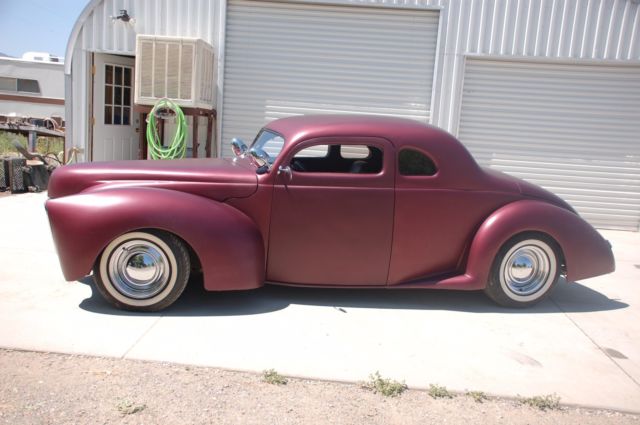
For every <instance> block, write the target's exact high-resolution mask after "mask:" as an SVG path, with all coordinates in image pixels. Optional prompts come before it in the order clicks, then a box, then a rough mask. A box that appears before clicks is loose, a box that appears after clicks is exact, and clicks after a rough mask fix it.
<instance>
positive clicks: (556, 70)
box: [459, 58, 640, 230]
mask: <svg viewBox="0 0 640 425" xmlns="http://www.w3.org/2000/svg"><path fill="white" fill-rule="evenodd" d="M461 109H462V113H461V117H460V134H459V137H460V138H461V139H463V140H465V144H466V146H467V148H469V150H470V151H471V153H472V154H473V156H474V157H475V158H476V160H477V161H478V162H480V163H481V164H482V165H486V166H490V167H491V168H495V169H498V170H501V171H504V172H507V173H509V174H511V175H514V176H517V177H520V178H523V179H526V180H528V181H531V182H533V183H536V184H538V185H541V186H543V187H545V188H547V189H549V190H551V191H552V192H554V193H556V194H557V195H559V196H560V197H561V198H562V199H564V200H566V201H567V202H569V203H570V204H571V205H572V206H573V207H574V208H575V209H576V210H577V211H578V212H579V213H580V215H581V216H582V217H583V218H585V219H586V220H588V221H589V222H590V223H591V224H593V225H595V226H598V227H602V228H614V229H624V230H638V224H639V223H640V136H639V135H640V66H611V65H599V64H591V65H584V64H566V63H547V62H537V63H533V62H530V61H528V62H522V61H505V60H486V59H477V58H473V59H472V58H470V59H468V60H467V63H466V65H465V81H464V94H463V97H462V107H461Z"/></svg>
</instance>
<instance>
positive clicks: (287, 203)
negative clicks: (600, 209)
mask: <svg viewBox="0 0 640 425" xmlns="http://www.w3.org/2000/svg"><path fill="white" fill-rule="evenodd" d="M233 149H234V153H235V154H236V158H235V159H184V160H169V161H121V162H96V163H86V164H78V165H72V166H65V167H61V168H60V169H58V170H56V171H55V173H54V174H53V176H52V179H51V181H50V183H49V196H50V199H49V200H48V201H47V204H46V208H47V212H48V215H49V219H50V222H51V229H52V232H53V237H54V240H55V243H56V246H57V250H58V253H59V256H60V262H61V264H62V270H63V272H64V275H65V277H66V279H67V280H77V279H79V278H81V277H83V276H85V275H87V274H88V273H89V272H90V271H91V270H92V269H93V276H94V278H95V281H96V285H97V288H98V289H99V291H100V293H101V294H102V295H103V296H104V298H105V299H106V300H107V301H109V302H110V303H112V304H113V305H115V306H116V307H119V308H123V309H129V310H140V311H155V310H160V309H163V308H165V307H167V306H169V305H171V304H172V303H173V302H174V301H175V300H176V299H177V298H178V297H179V296H180V294H181V293H182V291H183V290H184V288H185V286H186V285H187V281H188V280H189V275H190V273H191V272H193V271H194V270H198V271H200V270H201V272H202V273H203V277H204V286H205V288H206V289H207V290H210V291H228V290H244V289H253V288H258V287H260V286H262V285H263V284H264V283H273V284H281V285H301V286H302V285H304V286H326V287H362V288H378V287H387V288H399V289H400V288H402V289H416V288H436V289H462V290H482V289H483V290H484V291H485V292H486V293H487V294H488V295H489V297H491V298H492V299H493V300H495V301H496V302H498V303H499V304H502V305H505V306H514V307H521V306H528V305H531V304H534V303H536V302H538V301H540V300H541V299H542V298H543V297H545V296H546V295H547V294H549V292H550V290H551V289H552V288H553V286H554V284H555V283H556V282H557V281H558V278H559V276H560V275H561V274H564V275H566V278H567V280H568V281H574V280H578V279H585V278H588V277H592V276H597V275H601V274H604V273H609V272H612V271H613V270H614V268H615V265H614V259H613V255H612V252H611V247H610V245H609V243H608V242H607V241H606V240H605V239H603V238H602V236H600V234H599V233H598V232H597V231H596V230H594V229H593V227H591V226H590V225H589V224H588V223H587V222H585V221H584V220H583V219H581V218H580V217H579V216H578V214H577V213H576V212H575V211H574V210H573V209H572V208H571V207H570V206H569V205H568V204H567V203H566V202H564V201H563V200H562V199H560V198H558V197H557V196H555V195H553V194H551V193H550V192H548V191H546V190H544V189H541V188H540V187H538V186H535V185H533V184H530V183H527V182H525V181H522V180H519V179H516V178H514V177H510V176H508V175H505V174H502V173H499V172H496V171H492V170H489V169H483V168H481V167H479V166H478V165H477V164H476V162H475V161H474V160H473V158H472V157H471V155H470V154H469V152H468V151H467V150H466V149H465V148H464V147H463V146H462V144H461V143H460V142H459V141H458V140H456V139H455V138H454V137H452V136H451V135H450V134H448V133H446V132H444V131H442V130H439V129H437V128H434V127H431V126H428V125H425V124H421V123H418V122H415V121H410V120H404V119H397V118H382V117H363V116H301V117H293V118H284V119H280V120H276V121H273V122H271V123H270V124H268V125H267V126H266V127H265V128H263V129H262V130H260V132H259V133H258V135H257V137H256V138H255V140H254V142H253V144H252V146H251V149H249V148H248V147H247V146H246V145H245V144H244V143H243V142H242V141H239V140H236V139H234V141H233Z"/></svg>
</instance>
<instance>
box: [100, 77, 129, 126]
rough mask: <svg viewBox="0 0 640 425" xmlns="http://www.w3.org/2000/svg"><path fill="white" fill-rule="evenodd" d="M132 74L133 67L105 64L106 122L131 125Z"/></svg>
mask: <svg viewBox="0 0 640 425" xmlns="http://www.w3.org/2000/svg"><path fill="white" fill-rule="evenodd" d="M132 75H133V69H132V68H131V67H127V66H119V65H105V84H104V106H105V109H104V111H105V114H104V123H105V124H112V125H131V113H132V112H131V105H132V102H131V96H132V94H131V83H132V81H131V78H132ZM123 106H124V107H125V108H124V109H123Z"/></svg>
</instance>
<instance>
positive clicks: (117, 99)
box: [113, 87, 122, 105]
mask: <svg viewBox="0 0 640 425" xmlns="http://www.w3.org/2000/svg"><path fill="white" fill-rule="evenodd" d="M113 93H114V95H113V104H114V105H122V87H114V88H113Z"/></svg>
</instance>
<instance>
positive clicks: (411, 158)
mask: <svg viewBox="0 0 640 425" xmlns="http://www.w3.org/2000/svg"><path fill="white" fill-rule="evenodd" d="M398 171H399V172H400V174H401V175H403V176H433V175H434V174H436V172H437V171H438V169H437V168H436V164H435V163H434V162H433V160H432V159H431V158H429V157H428V156H427V155H425V154H424V153H422V152H420V151H419V150H416V149H409V148H406V149H402V150H401V151H400V153H399V154H398Z"/></svg>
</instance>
